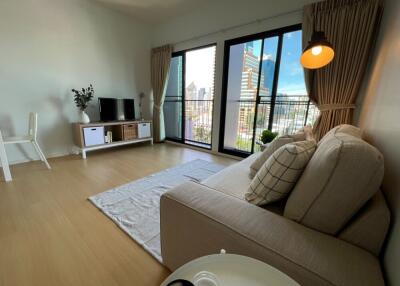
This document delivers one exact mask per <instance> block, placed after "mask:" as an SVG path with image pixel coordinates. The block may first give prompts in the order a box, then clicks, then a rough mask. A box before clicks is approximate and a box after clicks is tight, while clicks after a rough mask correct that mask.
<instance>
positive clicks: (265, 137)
mask: <svg viewBox="0 0 400 286" xmlns="http://www.w3.org/2000/svg"><path fill="white" fill-rule="evenodd" d="M276 136H278V132H272V131H270V130H268V129H265V130H264V131H263V132H262V133H261V136H260V141H259V142H257V144H258V145H260V149H261V151H263V150H264V149H265V147H267V146H268V144H269V143H271V142H272V140H274V139H275V137H276Z"/></svg>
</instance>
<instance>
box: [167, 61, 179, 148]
mask: <svg viewBox="0 0 400 286" xmlns="http://www.w3.org/2000/svg"><path fill="white" fill-rule="evenodd" d="M182 62H183V61H182V56H178V57H173V58H172V59H171V66H170V69H169V79H168V83H167V91H166V94H165V101H164V120H165V135H166V136H167V138H170V139H177V140H179V139H182Z"/></svg>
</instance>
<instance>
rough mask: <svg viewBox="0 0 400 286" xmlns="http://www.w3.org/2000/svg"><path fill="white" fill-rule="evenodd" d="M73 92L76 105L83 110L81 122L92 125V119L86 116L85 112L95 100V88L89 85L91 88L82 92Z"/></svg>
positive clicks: (83, 89) (74, 90)
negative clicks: (93, 99)
mask: <svg viewBox="0 0 400 286" xmlns="http://www.w3.org/2000/svg"><path fill="white" fill-rule="evenodd" d="M72 92H73V93H74V101H75V104H76V106H77V107H78V108H79V109H80V110H81V118H80V122H81V123H84V124H88V123H90V118H89V116H88V115H87V114H86V112H85V110H86V108H87V106H88V103H89V102H90V101H91V100H92V98H93V95H94V89H93V86H92V85H89V87H87V88H82V90H76V89H72Z"/></svg>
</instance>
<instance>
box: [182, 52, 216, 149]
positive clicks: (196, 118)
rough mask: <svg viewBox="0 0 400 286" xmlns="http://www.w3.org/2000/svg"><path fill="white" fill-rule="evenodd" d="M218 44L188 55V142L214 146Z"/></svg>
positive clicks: (186, 111) (186, 78) (186, 82)
mask: <svg viewBox="0 0 400 286" xmlns="http://www.w3.org/2000/svg"><path fill="white" fill-rule="evenodd" d="M215 51H216V47H215V46H212V47H208V48H202V49H196V50H193V51H189V52H186V54H185V64H186V66H185V143H189V144H194V145H199V146H202V147H207V148H210V146H211V132H212V130H211V129H212V112H213V100H214V78H215Z"/></svg>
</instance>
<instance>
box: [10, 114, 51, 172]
mask: <svg viewBox="0 0 400 286" xmlns="http://www.w3.org/2000/svg"><path fill="white" fill-rule="evenodd" d="M37 126H38V114H37V113H33V112H31V113H29V131H28V135H25V136H17V137H8V138H4V144H20V143H32V145H33V147H34V148H35V150H36V152H37V153H38V155H39V158H40V160H42V161H43V162H44V163H45V164H46V166H47V168H48V169H51V167H50V165H49V163H48V162H47V160H46V157H45V156H44V154H43V152H42V150H41V149H40V147H39V144H38V143H37V140H36V137H37Z"/></svg>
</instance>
